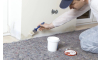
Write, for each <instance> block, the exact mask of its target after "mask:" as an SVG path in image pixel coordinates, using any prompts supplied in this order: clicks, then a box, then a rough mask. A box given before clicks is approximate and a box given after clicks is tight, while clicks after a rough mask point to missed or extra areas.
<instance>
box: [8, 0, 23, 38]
mask: <svg viewBox="0 0 100 60" xmlns="http://www.w3.org/2000/svg"><path fill="white" fill-rule="evenodd" d="M21 9H22V0H8V25H9V30H10V33H11V35H12V36H13V37H15V38H17V39H21Z"/></svg>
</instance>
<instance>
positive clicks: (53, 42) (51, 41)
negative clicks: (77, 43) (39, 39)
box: [47, 36, 60, 52]
mask: <svg viewBox="0 0 100 60" xmlns="http://www.w3.org/2000/svg"><path fill="white" fill-rule="evenodd" d="M47 41H48V46H47V48H48V51H50V52H55V51H57V48H58V42H59V41H60V39H59V38H58V37H55V36H50V37H48V38H47Z"/></svg>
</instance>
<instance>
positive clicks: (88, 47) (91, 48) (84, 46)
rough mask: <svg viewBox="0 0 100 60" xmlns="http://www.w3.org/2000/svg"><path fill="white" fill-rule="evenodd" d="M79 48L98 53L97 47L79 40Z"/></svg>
mask: <svg viewBox="0 0 100 60" xmlns="http://www.w3.org/2000/svg"><path fill="white" fill-rule="evenodd" d="M80 45H81V49H82V50H84V51H87V52H91V53H98V47H97V46H93V45H90V44H88V43H86V42H83V41H80Z"/></svg>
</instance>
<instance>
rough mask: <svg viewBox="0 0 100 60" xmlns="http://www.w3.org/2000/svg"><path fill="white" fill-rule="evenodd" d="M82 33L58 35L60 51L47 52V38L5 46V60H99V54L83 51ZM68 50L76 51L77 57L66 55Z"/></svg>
mask: <svg viewBox="0 0 100 60" xmlns="http://www.w3.org/2000/svg"><path fill="white" fill-rule="evenodd" d="M81 32H83V30H82V31H74V32H67V33H62V34H56V35H53V36H56V37H59V39H60V42H59V44H58V50H57V51H56V52H53V53H52V52H49V51H47V37H48V36H45V37H38V38H32V39H28V40H22V41H18V42H13V43H4V44H3V60H98V54H92V53H88V52H85V51H83V50H82V49H81V46H80V40H79V35H80V33H81ZM66 48H69V49H72V50H75V51H76V52H77V55H76V56H67V55H65V54H64V51H65V50H66Z"/></svg>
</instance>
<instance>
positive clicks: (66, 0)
mask: <svg viewBox="0 0 100 60" xmlns="http://www.w3.org/2000/svg"><path fill="white" fill-rule="evenodd" d="M72 1H73V0H62V1H61V3H60V8H62V9H65V8H67V7H68V6H69V5H70V4H71V3H72Z"/></svg>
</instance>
